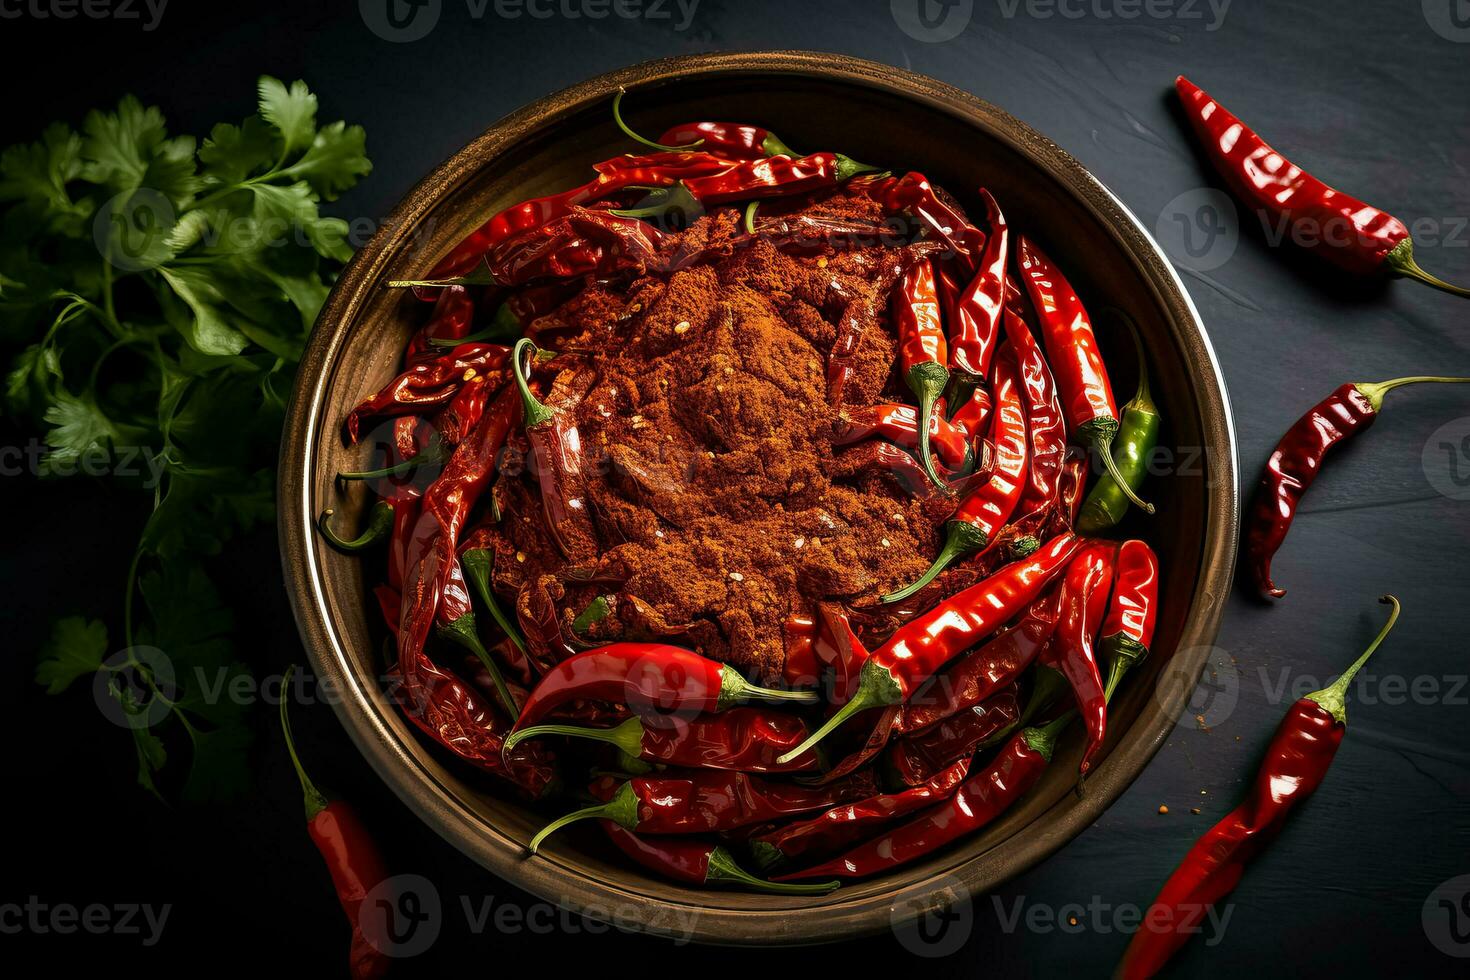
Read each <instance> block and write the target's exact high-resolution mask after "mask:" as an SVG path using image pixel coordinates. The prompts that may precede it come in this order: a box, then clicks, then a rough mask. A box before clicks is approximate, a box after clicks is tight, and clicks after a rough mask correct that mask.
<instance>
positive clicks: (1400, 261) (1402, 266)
mask: <svg viewBox="0 0 1470 980" xmlns="http://www.w3.org/2000/svg"><path fill="white" fill-rule="evenodd" d="M1385 261H1386V263H1387V265H1388V268H1389V270H1390V271H1392V272H1393V273H1394V274H1395V275H1400V276H1404V277H1406V278H1409V279H1417V280H1419V281H1420V282H1422V283H1425V284H1426V285H1429V286H1433V287H1434V288H1435V289H1443V290H1444V291H1445V292H1447V293H1449V294H1451V295H1452V296H1464V297H1466V298H1470V289H1466V288H1465V287H1463V286H1456V285H1454V284H1452V283H1448V282H1445V281H1444V280H1443V279H1441V278H1439V277H1438V276H1432V275H1430V274H1429V273H1427V272H1425V271H1424V270H1423V269H1421V268H1419V263H1418V262H1416V261H1414V241H1413V239H1410V238H1405V239H1404V240H1403V241H1401V242H1399V243H1398V244H1397V245H1395V246H1394V247H1393V249H1392V250H1391V251H1390V252H1389V253H1388V256H1387V258H1386V259H1385Z"/></svg>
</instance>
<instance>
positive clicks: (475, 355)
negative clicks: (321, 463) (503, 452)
mask: <svg viewBox="0 0 1470 980" xmlns="http://www.w3.org/2000/svg"><path fill="white" fill-rule="evenodd" d="M509 356H510V351H509V350H508V349H507V348H505V347H503V346H501V345H500V344H479V343H472V344H465V345H463V346H461V347H455V348H453V349H451V350H450V351H449V352H447V353H444V354H440V355H438V356H436V357H432V358H424V359H421V360H420V361H419V362H418V363H416V364H413V365H412V366H410V367H409V368H408V370H406V371H404V372H403V373H402V374H400V375H398V377H396V378H394V379H393V380H392V381H390V382H388V384H387V385H385V386H384V387H383V388H382V389H380V390H379V391H378V392H377V393H375V394H374V395H372V397H370V398H368V399H367V400H366V401H364V402H362V404H360V405H358V406H357V407H356V408H354V409H353V410H352V411H351V412H349V413H347V420H346V422H345V423H344V424H345V427H346V430H347V438H348V441H350V442H353V443H355V442H357V439H358V435H359V433H360V430H361V427H362V423H363V421H364V420H365V419H372V418H392V417H396V416H400V415H418V414H424V413H426V412H427V410H429V409H433V408H438V407H440V406H442V405H447V404H449V402H450V401H451V400H452V399H453V398H454V396H455V395H456V394H458V393H459V390H460V388H461V387H462V386H463V385H464V384H465V382H467V381H469V380H471V379H474V378H476V377H486V378H488V379H491V380H494V381H497V382H500V381H504V380H505V377H506V375H505V367H506V365H507V363H508V358H509Z"/></svg>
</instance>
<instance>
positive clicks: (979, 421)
mask: <svg viewBox="0 0 1470 980" xmlns="http://www.w3.org/2000/svg"><path fill="white" fill-rule="evenodd" d="M994 407H995V406H994V404H993V403H992V402H991V400H990V393H989V392H987V391H986V390H985V389H984V388H976V389H975V390H974V391H972V392H970V397H969V398H967V399H965V402H964V404H962V405H960V406H959V407H958V408H956V409H955V410H954V413H953V414H952V415H950V417H949V424H950V425H952V426H954V427H955V428H957V429H959V430H961V431H963V432H964V433H965V434H966V435H967V436H968V437H969V439H970V440H971V441H972V442H978V441H979V440H980V439H982V438H984V436H985V433H986V432H987V431H989V430H988V429H987V424H988V423H989V422H990V417H991V415H990V413H991V410H992V409H993V408H994Z"/></svg>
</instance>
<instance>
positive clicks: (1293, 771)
mask: <svg viewBox="0 0 1470 980" xmlns="http://www.w3.org/2000/svg"><path fill="white" fill-rule="evenodd" d="M1378 601H1379V602H1382V603H1385V604H1389V605H1392V606H1393V610H1392V611H1391V612H1390V613H1389V617H1388V622H1387V623H1385V624H1384V625H1383V629H1381V630H1380V631H1379V633H1378V636H1377V637H1376V638H1374V640H1373V642H1372V643H1371V644H1369V646H1368V649H1367V650H1365V651H1364V652H1363V655H1362V656H1360V657H1359V658H1358V659H1357V660H1356V661H1355V662H1354V663H1353V665H1352V666H1351V667H1349V668H1348V669H1347V670H1346V671H1344V672H1343V675H1342V676H1341V677H1339V678H1338V679H1337V681H1336V682H1335V683H1333V684H1332V685H1331V686H1329V687H1327V688H1326V689H1324V690H1321V691H1316V692H1314V693H1312V694H1308V695H1307V696H1306V697H1303V698H1301V699H1300V700H1299V701H1297V702H1296V703H1295V704H1293V705H1292V706H1291V709H1290V710H1289V711H1287V713H1286V717H1285V718H1283V719H1282V720H1281V724H1280V725H1279V726H1278V727H1277V729H1276V734H1275V735H1273V736H1272V737H1271V742H1270V744H1269V745H1268V746H1267V747H1266V755H1265V758H1264V759H1263V760H1262V762H1261V767H1260V769H1259V770H1258V771H1257V773H1256V779H1255V782H1254V783H1253V784H1252V785H1251V789H1250V792H1249V793H1248V794H1247V795H1246V798H1245V799H1244V800H1243V801H1242V802H1241V804H1240V805H1239V806H1237V807H1236V808H1235V809H1234V810H1232V811H1231V812H1230V814H1229V815H1228V816H1226V817H1225V819H1223V820H1221V821H1220V822H1219V823H1217V824H1215V826H1214V827H1212V828H1210V830H1209V831H1208V832H1207V833H1206V834H1205V835H1204V836H1203V837H1201V838H1200V839H1199V841H1198V842H1197V843H1196V844H1195V845H1194V847H1192V848H1191V849H1190V851H1189V853H1188V854H1186V855H1185V857H1184V860H1183V861H1181V862H1180V863H1179V867H1177V868H1175V869H1174V873H1173V874H1171V875H1170V876H1169V880H1168V881H1166V882H1165V883H1164V887H1163V888H1162V889H1161V890H1160V891H1159V894H1158V897H1157V898H1155V899H1154V901H1153V905H1152V906H1151V907H1150V908H1149V910H1148V912H1147V913H1146V914H1145V915H1144V917H1143V922H1144V923H1145V927H1144V928H1141V929H1139V931H1138V932H1136V933H1134V934H1133V939H1132V940H1131V941H1130V942H1129V943H1128V950H1127V952H1125V953H1124V954H1123V962H1122V964H1121V965H1120V966H1119V968H1118V975H1119V976H1121V977H1124V978H1135V977H1138V978H1142V977H1151V976H1153V975H1154V974H1155V973H1157V972H1158V971H1159V970H1160V969H1162V968H1163V966H1164V964H1165V963H1167V962H1168V960H1169V957H1171V956H1173V955H1174V953H1175V952H1177V951H1178V950H1179V948H1180V947H1181V946H1183V945H1184V944H1185V943H1186V942H1188V941H1189V937H1190V936H1191V935H1192V934H1194V933H1196V932H1198V931H1199V924H1200V921H1201V920H1202V919H1203V918H1204V917H1205V914H1206V913H1207V912H1208V911H1209V909H1210V907H1211V906H1213V905H1215V904H1217V903H1219V902H1220V901H1221V900H1222V899H1224V898H1225V896H1227V895H1229V894H1230V893H1231V892H1232V891H1234V890H1235V886H1236V885H1237V884H1239V883H1240V879H1241V877H1242V876H1243V875H1244V874H1245V866H1246V865H1247V864H1248V863H1250V862H1251V861H1252V860H1254V859H1255V858H1256V856H1257V855H1259V854H1260V853H1261V852H1262V851H1263V850H1264V849H1265V847H1266V845H1267V844H1269V843H1270V842H1271V841H1272V840H1273V839H1274V838H1275V837H1276V835H1277V834H1278V833H1280V832H1281V828H1282V827H1283V826H1284V825H1285V823H1286V819H1287V817H1288V816H1289V815H1290V814H1291V812H1292V811H1293V810H1294V809H1296V807H1297V806H1299V805H1300V804H1301V803H1303V802H1305V801H1306V799H1307V798H1308V797H1310V796H1311V795H1312V794H1313V793H1315V792H1316V791H1317V787H1319V786H1321V785H1322V779H1323V778H1324V777H1325V776H1326V775H1327V770H1328V768H1329V767H1330V766H1331V765H1332V759H1333V757H1334V756H1335V755H1336V754H1337V747H1338V746H1339V745H1341V744H1342V736H1343V733H1344V732H1345V731H1346V728H1347V689H1348V685H1350V684H1351V683H1352V681H1353V677H1354V676H1356V674H1357V673H1358V671H1359V670H1360V669H1362V666H1363V664H1365V663H1366V662H1367V660H1368V658H1369V657H1371V656H1372V655H1373V652H1374V651H1375V650H1377V649H1378V646H1379V644H1381V643H1382V642H1383V639H1384V637H1386V636H1387V635H1388V632H1389V630H1391V629H1393V625H1394V623H1395V622H1396V621H1397V620H1398V617H1399V602H1398V600H1397V599H1395V598H1394V597H1393V596H1389V595H1386V596H1384V597H1383V598H1381V599H1379V600H1378Z"/></svg>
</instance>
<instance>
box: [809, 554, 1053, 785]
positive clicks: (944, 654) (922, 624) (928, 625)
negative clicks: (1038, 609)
mask: <svg viewBox="0 0 1470 980" xmlns="http://www.w3.org/2000/svg"><path fill="white" fill-rule="evenodd" d="M1080 547H1081V541H1080V540H1079V539H1078V538H1077V537H1075V536H1074V535H1071V534H1064V535H1061V536H1059V537H1057V538H1054V539H1052V540H1051V541H1049V542H1047V544H1046V545H1045V546H1043V547H1042V548H1041V550H1040V551H1038V552H1036V553H1035V554H1034V555H1032V556H1031V557H1030V558H1027V559H1026V560H1024V561H1018V562H1015V563H1013V564H1010V565H1007V566H1006V567H1005V568H1002V569H1001V570H1000V571H998V572H996V573H995V574H994V575H992V576H990V577H989V578H987V579H986V580H985V581H983V582H980V583H979V584H977V585H972V586H970V588H968V589H965V590H964V591H963V592H958V593H956V594H955V595H953V596H951V597H950V598H949V599H947V600H945V601H944V602H942V603H940V604H939V605H937V606H935V607H934V608H933V609H931V610H929V611H928V612H926V613H924V614H923V615H921V616H917V617H915V618H914V619H912V620H910V621H909V622H908V623H905V624H904V625H903V626H901V627H899V629H898V630H897V631H896V632H895V633H894V634H893V635H892V636H891V637H889V638H888V641H887V642H886V643H884V644H883V645H882V646H881V647H879V648H878V649H877V650H875V651H873V654H872V656H870V657H869V658H868V659H867V661H866V662H865V663H864V664H863V667H862V672H861V673H860V675H859V678H858V686H857V690H856V691H855V692H854V693H853V696H852V698H851V699H850V700H849V701H848V702H847V703H846V704H844V705H843V706H842V708H841V710H839V711H838V712H837V713H836V714H834V715H832V717H830V718H828V719H827V721H826V723H825V724H823V725H822V727H821V728H819V729H817V731H816V732H815V733H814V734H813V735H812V736H811V737H810V738H808V739H807V740H806V742H804V743H803V744H802V745H801V746H800V747H799V748H798V749H796V750H795V751H793V752H788V753H787V754H786V755H785V756H782V758H781V761H786V760H787V759H788V758H795V757H796V756H798V755H800V754H801V753H802V752H804V751H806V750H807V749H810V748H811V747H812V746H813V745H815V744H817V743H818V742H819V741H821V740H822V739H823V738H824V737H826V736H827V735H828V734H830V733H831V732H832V731H833V730H834V729H836V728H837V727H838V726H839V725H841V724H842V723H843V722H845V721H846V720H847V719H849V718H851V717H852V716H853V715H855V714H857V713H858V712H859V711H864V710H866V709H868V708H876V707H880V706H882V705H891V704H901V703H903V701H905V700H906V699H907V698H908V696H909V695H911V694H913V693H914V691H916V690H917V689H918V687H919V685H920V684H922V683H923V682H924V681H925V680H927V679H928V678H930V677H932V676H933V675H934V674H935V673H936V672H937V671H938V670H939V668H941V667H943V666H944V665H945V664H946V663H948V662H949V661H950V660H952V659H954V657H955V656H956V655H957V654H959V653H961V652H962V651H964V650H965V649H966V648H968V647H971V646H974V645H975V643H976V642H978V641H979V640H981V639H983V638H984V637H987V636H989V635H990V634H991V633H994V632H995V631H996V629H998V628H999V627H1000V626H1001V625H1002V624H1003V623H1005V622H1007V621H1008V620H1010V619H1011V618H1012V617H1013V616H1015V615H1016V614H1017V613H1019V612H1020V611H1021V609H1022V608H1023V607H1025V606H1027V605H1029V604H1030V603H1031V601H1032V600H1033V599H1035V598H1036V596H1037V595H1038V594H1039V593H1040V592H1041V590H1042V589H1043V588H1045V587H1046V585H1047V583H1048V582H1050V581H1051V580H1052V579H1053V578H1055V577H1056V576H1057V575H1058V574H1060V573H1061V571H1062V570H1063V569H1064V568H1065V567H1066V566H1067V563H1068V562H1069V561H1070V560H1071V558H1072V556H1073V555H1074V554H1075V553H1076V552H1077V550H1078V549H1079V548H1080Z"/></svg>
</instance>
